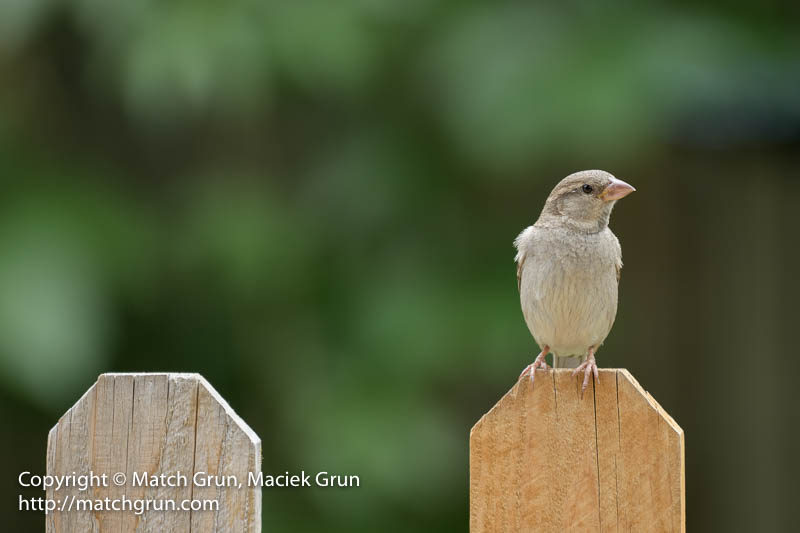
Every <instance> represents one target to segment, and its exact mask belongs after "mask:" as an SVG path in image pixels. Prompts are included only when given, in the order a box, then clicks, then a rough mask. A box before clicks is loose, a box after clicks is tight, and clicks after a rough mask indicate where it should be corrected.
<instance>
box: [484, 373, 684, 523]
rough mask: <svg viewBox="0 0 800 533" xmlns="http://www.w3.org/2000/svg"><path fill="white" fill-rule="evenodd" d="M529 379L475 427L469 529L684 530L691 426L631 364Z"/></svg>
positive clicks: (520, 383) (520, 381) (542, 374)
mask: <svg viewBox="0 0 800 533" xmlns="http://www.w3.org/2000/svg"><path fill="white" fill-rule="evenodd" d="M579 380H582V377H575V378H573V377H571V371H570V370H556V371H549V372H547V373H545V372H541V371H540V372H537V377H536V382H535V387H533V388H532V387H531V384H530V380H529V379H527V378H526V379H520V380H519V381H518V382H517V383H516V384H515V385H514V387H513V388H512V389H511V390H510V391H509V392H508V393H507V394H506V395H505V396H503V398H502V399H501V400H500V401H499V402H498V403H497V404H496V405H495V406H494V407H493V408H492V409H491V410H490V411H489V412H488V413H486V415H484V416H483V417H482V418H481V419H480V420H479V421H478V423H477V424H475V426H474V427H473V428H472V431H471V433H470V531H471V532H473V533H478V532H480V533H484V532H515V531H675V532H683V531H685V529H686V526H685V523H686V520H685V513H686V509H685V478H684V468H685V466H684V441H683V431H682V430H681V428H680V427H679V426H678V425H677V424H676V423H675V421H674V420H672V418H671V417H670V416H669V415H668V414H667V413H666V412H665V411H664V410H663V409H662V408H661V407H660V406H659V405H658V403H656V401H655V400H654V399H653V398H652V397H651V396H650V395H649V394H648V393H647V392H646V391H644V390H643V389H642V388H641V386H640V385H639V383H638V382H637V381H636V380H635V379H634V378H633V376H631V375H630V373H628V371H627V370H624V369H618V370H617V369H614V370H600V384H599V385H597V386H596V387H590V388H589V389H587V391H586V394H585V396H584V399H583V400H581V399H580V381H579Z"/></svg>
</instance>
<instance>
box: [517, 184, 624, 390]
mask: <svg viewBox="0 0 800 533" xmlns="http://www.w3.org/2000/svg"><path fill="white" fill-rule="evenodd" d="M635 190H636V189H634V188H633V187H632V186H631V185H629V184H628V183H626V182H624V181H622V180H620V179H617V178H616V177H614V176H613V175H611V174H610V173H608V172H605V171H603V170H583V171H580V172H575V173H574V174H570V175H569V176H567V177H566V178H564V179H562V180H561V181H560V182H559V183H558V184H557V185H556V186H555V188H554V189H553V191H552V192H551V193H550V195H549V196H548V197H547V200H546V201H545V204H544V208H543V209H542V212H541V214H540V215H539V218H538V219H537V220H536V223H534V224H533V225H532V226H528V227H527V228H525V229H524V230H523V231H522V232H521V233H520V234H519V236H517V238H516V239H515V240H514V246H515V248H516V250H517V253H516V256H515V261H516V264H517V289H518V290H519V297H520V305H521V307H522V314H523V316H524V318H525V323H526V324H527V326H528V329H529V330H530V332H531V335H533V338H534V340H535V341H536V343H537V344H538V345H539V348H540V349H541V351H540V353H539V355H538V356H537V357H536V359H535V360H534V362H533V363H531V364H530V365H528V366H527V367H526V368H525V369H524V370H523V371H522V374H520V377H522V376H523V375H525V373H526V372H530V380H531V384H533V381H534V378H535V376H536V369H537V368H542V369H544V370H547V362H546V359H545V357H546V356H547V354H548V353H552V354H553V368H559V358H566V357H575V356H578V357H579V358H580V361H581V363H580V365H578V367H577V368H575V370H574V371H573V373H572V375H573V376H576V375H578V374H579V373H580V372H583V375H584V379H583V386H582V387H581V398H583V393H584V391H585V390H586V387H587V386H588V384H589V378H590V375H592V374H593V375H594V379H595V381H596V382H597V383H599V382H600V378H599V375H598V371H597V362H596V359H595V354H596V353H597V350H598V349H599V348H600V345H602V344H603V341H605V339H606V337H607V336H608V334H609V332H610V331H611V327H612V326H613V324H614V319H615V317H616V314H617V289H618V286H619V280H620V274H621V271H622V248H621V247H620V244H619V240H618V239H617V237H616V235H614V233H613V232H612V231H611V229H610V228H609V227H608V223H609V219H610V217H611V211H612V209H613V208H614V204H616V202H617V201H618V200H620V199H622V198H624V197H625V196H627V195H628V194H630V193H632V192H633V191H635Z"/></svg>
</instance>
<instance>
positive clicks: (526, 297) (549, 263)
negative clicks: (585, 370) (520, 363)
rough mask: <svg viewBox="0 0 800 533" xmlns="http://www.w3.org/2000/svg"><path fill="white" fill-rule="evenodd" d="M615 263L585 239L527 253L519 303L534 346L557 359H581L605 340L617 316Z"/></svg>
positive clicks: (611, 256)
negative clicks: (536, 345) (571, 357)
mask: <svg viewBox="0 0 800 533" xmlns="http://www.w3.org/2000/svg"><path fill="white" fill-rule="evenodd" d="M547 248H549V250H547ZM615 262H616V259H615V257H613V255H612V254H609V253H606V251H605V250H604V249H603V247H602V246H596V245H595V243H593V242H591V240H590V239H586V240H585V242H576V243H574V245H571V246H561V247H557V246H553V247H546V248H545V249H544V250H534V251H533V253H532V254H530V257H529V260H527V261H526V263H525V265H524V269H523V272H522V280H521V284H520V300H521V304H522V310H523V314H524V316H525V321H526V323H527V325H528V328H529V329H530V330H531V333H532V334H533V336H534V338H535V339H536V341H537V342H538V343H539V345H547V346H549V347H550V348H551V350H552V351H553V352H555V353H556V354H558V355H561V356H569V355H584V354H586V351H587V350H588V348H589V347H590V346H599V345H600V344H601V343H602V342H603V341H604V340H605V338H606V336H607V335H608V333H609V331H610V330H611V326H612V324H613V322H614V317H615V316H616V311H617V277H616V266H615Z"/></svg>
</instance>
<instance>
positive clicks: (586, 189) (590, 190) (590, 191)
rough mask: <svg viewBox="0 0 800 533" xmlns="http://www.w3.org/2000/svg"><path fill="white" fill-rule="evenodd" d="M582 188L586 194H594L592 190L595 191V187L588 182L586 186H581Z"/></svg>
mask: <svg viewBox="0 0 800 533" xmlns="http://www.w3.org/2000/svg"><path fill="white" fill-rule="evenodd" d="M581 190H582V191H583V192H585V193H586V194H592V191H594V189H593V188H592V186H591V185H589V184H588V183H586V184H584V186H583V187H581Z"/></svg>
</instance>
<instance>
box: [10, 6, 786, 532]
mask: <svg viewBox="0 0 800 533" xmlns="http://www.w3.org/2000/svg"><path fill="white" fill-rule="evenodd" d="M717 4H718V6H717V8H713V7H703V8H701V7H697V6H694V5H693V3H691V2H682V3H661V2H656V3H629V2H621V1H620V2H610V3H609V2H606V3H604V4H603V5H602V6H601V5H599V4H596V3H594V2H561V3H559V4H558V5H557V6H556V5H555V4H554V5H551V6H545V5H538V6H534V5H531V4H528V3H523V2H514V1H502V2H492V3H480V2H452V1H450V2H448V1H438V2H437V1H432V0H410V1H407V2H388V1H382V0H341V1H338V2H324V1H305V2H289V1H287V2H278V1H255V0H250V1H244V0H242V1H235V2H226V3H222V4H221V3H219V2H203V1H193V2H188V1H184V2H155V1H148V0H137V1H133V2H122V1H109V0H73V1H64V0H1V1H0V417H1V418H2V424H3V436H4V438H3V440H2V443H0V453H2V455H3V456H4V457H6V458H7V460H5V461H3V462H2V463H1V464H0V478H2V479H3V480H4V481H3V483H2V492H0V496H1V497H2V500H3V502H4V506H5V507H4V508H5V509H7V512H5V513H4V517H5V525H6V527H7V528H8V529H9V530H14V531H41V529H42V527H43V517H42V516H41V515H39V514H37V513H33V512H29V513H21V512H17V511H16V508H17V503H18V501H17V498H18V496H17V495H18V494H19V493H20V491H21V489H20V487H19V486H18V485H17V476H18V475H19V472H20V471H22V470H32V471H34V472H43V471H44V461H45V446H46V436H47V431H48V430H49V429H50V427H52V426H53V425H54V424H55V423H56V421H57V419H58V417H59V416H60V415H61V414H62V413H63V412H64V411H65V410H66V409H68V408H69V407H70V406H71V405H72V403H73V402H74V401H75V400H77V399H78V398H79V397H80V395H81V394H82V393H83V392H84V391H85V390H86V389H87V388H88V387H89V386H90V385H91V384H92V383H93V382H94V381H95V379H96V377H97V375H98V374H99V373H101V372H106V371H158V370H173V371H192V372H200V373H202V374H203V375H204V376H205V377H206V378H208V380H209V381H210V382H211V383H212V384H213V385H214V386H215V387H216V388H217V389H218V390H219V391H220V393H221V394H222V395H223V396H224V397H225V398H226V399H227V400H228V401H229V402H230V403H231V405H232V406H233V407H234V408H235V409H236V410H237V411H238V413H239V414H240V415H241V416H242V417H243V418H244V419H245V420H246V421H247V422H248V423H249V424H250V425H251V426H252V427H253V429H254V430H255V431H256V432H257V433H258V434H259V435H260V436H261V438H262V439H263V446H264V462H263V468H264V471H265V472H283V471H285V470H290V471H296V470H300V469H305V470H306V471H312V472H315V471H317V470H328V471H332V472H344V473H354V474H358V475H359V476H361V479H362V483H363V485H362V487H361V488H359V489H350V490H337V491H331V490H324V489H313V490H309V489H306V490H273V491H269V490H266V491H265V493H264V505H263V507H264V511H263V516H264V520H263V522H264V530H265V531H267V530H269V531H300V532H303V531H308V532H312V531H314V532H315V531H320V530H325V531H333V532H336V531H341V532H344V531H348V532H350V531H464V530H466V528H467V519H468V517H467V512H468V501H467V488H468V470H467V466H468V440H467V439H468V432H469V429H470V427H471V426H472V424H473V423H474V422H476V421H477V420H478V418H479V417H480V416H481V415H482V414H483V413H484V412H486V411H487V410H488V409H489V408H490V407H491V406H492V405H493V403H494V402H495V401H496V400H497V399H498V398H499V397H500V396H501V395H502V394H503V393H505V392H506V390H507V389H508V388H510V387H511V386H512V385H513V383H514V381H515V379H516V378H517V375H518V374H519V372H520V370H521V369H522V368H523V367H524V366H525V365H527V364H528V363H529V362H530V361H531V360H532V358H533V357H534V355H535V353H536V347H535V345H534V343H533V340H532V338H531V336H530V334H529V333H528V330H527V328H526V326H525V324H524V322H523V319H522V314H521V312H520V310H519V301H518V294H517V289H516V278H515V268H514V265H513V262H512V259H513V256H514V251H513V249H512V247H511V241H512V239H513V238H514V237H515V236H516V235H517V233H518V232H519V231H520V230H521V229H522V228H524V227H525V226H527V225H529V224H531V223H533V221H534V220H535V219H536V217H537V216H538V214H539V211H540V209H541V206H542V204H543V202H544V199H545V198H546V196H547V194H548V192H549V191H550V189H551V188H552V187H553V185H554V184H555V183H556V182H557V181H558V180H559V179H561V178H562V177H563V176H565V175H566V174H568V173H570V172H573V171H575V170H580V169H585V168H602V169H605V170H608V171H611V172H613V173H614V174H616V175H617V176H618V177H620V178H622V179H624V180H626V181H629V182H630V183H632V184H633V185H634V186H636V187H637V192H636V193H635V194H634V195H632V196H630V197H629V198H626V199H625V200H624V201H622V202H620V204H619V205H618V206H617V209H616V210H615V213H614V216H613V217H612V227H613V229H614V231H615V232H616V234H617V235H618V236H619V238H620V241H621V242H622V247H623V254H624V259H625V264H626V267H625V269H624V271H623V277H622V284H621V294H620V309H619V314H618V317H617V323H616V326H615V328H614V330H613V331H612V333H611V335H610V337H609V338H608V340H607V342H606V344H605V346H604V348H603V349H602V350H601V351H600V352H599V355H598V361H599V363H600V365H601V366H607V367H627V368H628V369H630V371H631V372H632V373H633V374H634V375H635V376H636V377H637V378H638V380H639V381H640V382H641V383H642V384H643V386H644V387H645V388H647V389H648V390H649V391H650V392H651V393H652V394H653V396H654V397H655V398H657V399H658V400H659V402H660V403H661V404H662V405H663V406H664V408H665V409H667V410H668V411H669V412H670V413H671V414H672V415H673V416H674V417H675V419H676V420H677V421H678V423H679V424H680V425H681V426H682V427H683V429H684V430H685V432H686V460H687V472H686V477H687V495H688V505H687V516H688V526H689V530H694V531H787V530H790V529H792V526H793V525H794V523H795V521H794V520H792V521H790V518H791V517H792V516H793V515H794V514H795V513H794V504H795V502H796V499H797V498H796V497H797V495H798V492H797V485H796V476H795V475H794V473H796V467H797V438H798V433H799V431H798V422H800V420H798V418H799V417H798V409H797V407H796V398H795V395H794V394H793V392H794V390H795V388H796V383H797V378H798V372H797V362H796V361H797V349H798V345H797V342H796V340H795V338H794V331H793V330H794V328H796V327H797V318H798V312H797V302H798V299H797V297H798V296H800V291H798V283H797V280H796V274H797V261H798V258H799V256H800V251H798V242H799V241H800V239H798V237H797V229H796V215H795V213H796V208H797V200H796V196H797V194H798V185H800V181H798V177H799V174H798V163H800V157H799V156H798V147H800V92H799V91H800V31H798V22H797V21H798V18H797V15H798V12H797V9H794V8H792V9H787V8H781V7H779V6H781V5H782V3H779V2H762V3H759V4H758V5H757V6H756V5H755V3H746V2H738V3H737V2H734V3H733V4H730V3H724V4H725V6H726V7H725V8H724V9H723V8H722V6H723V3H722V2H718V3H717ZM751 4H753V5H751ZM712 5H713V3H712ZM9 458H10V459H9ZM22 493H23V495H25V496H26V497H32V496H38V495H40V494H41V493H40V492H39V491H36V490H33V489H28V490H26V491H22Z"/></svg>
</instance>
